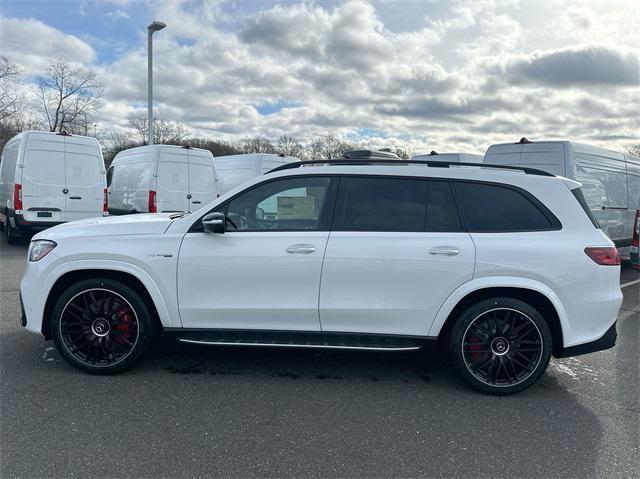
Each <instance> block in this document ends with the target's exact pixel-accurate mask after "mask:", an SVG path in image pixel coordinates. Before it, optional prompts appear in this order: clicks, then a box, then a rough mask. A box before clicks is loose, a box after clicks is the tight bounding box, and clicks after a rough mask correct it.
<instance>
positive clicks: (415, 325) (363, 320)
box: [320, 231, 475, 335]
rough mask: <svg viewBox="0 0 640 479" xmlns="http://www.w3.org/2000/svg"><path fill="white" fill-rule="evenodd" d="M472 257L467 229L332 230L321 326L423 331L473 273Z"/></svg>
mask: <svg viewBox="0 0 640 479" xmlns="http://www.w3.org/2000/svg"><path fill="white" fill-rule="evenodd" d="M438 249H440V251H438ZM455 250H458V251H459V253H457V254H455V253H454V254H451V251H455ZM430 252H431V253H430ZM438 253H440V254H438ZM474 260H475V248H474V245H473V242H472V240H471V237H470V236H469V234H468V233H419V232H415V233H400V232H342V231H335V232H332V233H331V236H330V238H329V242H328V244H327V251H326V253H325V259H324V265H323V268H322V288H321V290H320V322H321V325H322V330H323V331H345V332H346V331H353V332H363V333H388V334H411V335H426V334H427V332H428V328H429V325H430V324H431V322H432V321H433V319H434V318H435V316H436V313H437V312H438V309H439V308H440V306H441V305H442V304H443V303H444V301H445V300H446V298H447V296H448V295H449V294H450V293H451V292H452V291H453V290H455V289H456V288H457V287H458V286H460V285H461V284H462V283H464V282H466V281H469V280H470V279H471V278H472V276H473V267H474Z"/></svg>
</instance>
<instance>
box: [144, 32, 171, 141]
mask: <svg viewBox="0 0 640 479" xmlns="http://www.w3.org/2000/svg"><path fill="white" fill-rule="evenodd" d="M166 26H167V25H165V24H164V23H162V22H156V21H155V20H154V21H153V23H152V24H151V25H149V26H148V27H147V82H148V84H147V112H148V115H147V131H148V138H147V144H149V145H153V33H154V32H159V31H160V30H162V29H163V28H164V27H166Z"/></svg>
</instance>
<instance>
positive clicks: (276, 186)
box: [178, 176, 335, 331]
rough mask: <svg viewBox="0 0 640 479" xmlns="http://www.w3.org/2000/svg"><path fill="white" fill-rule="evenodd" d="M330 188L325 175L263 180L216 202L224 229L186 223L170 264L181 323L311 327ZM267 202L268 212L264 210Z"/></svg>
mask: <svg viewBox="0 0 640 479" xmlns="http://www.w3.org/2000/svg"><path fill="white" fill-rule="evenodd" d="M332 186H334V187H333V188H332ZM334 189H335V184H334V183H333V182H332V181H331V179H330V178H327V177H315V176H308V177H303V178H296V177H289V178H283V179H277V180H271V181H265V182H264V183H261V184H259V185H256V186H255V187H252V188H250V189H249V190H247V191H245V192H244V193H242V194H240V195H238V196H236V197H234V198H233V199H232V200H230V201H229V202H228V203H226V204H224V205H221V206H220V208H219V211H222V212H224V213H225V215H226V217H227V230H226V232H225V233H224V234H210V233H204V232H199V230H200V231H202V225H201V224H199V223H197V224H196V225H194V227H195V231H193V232H191V233H187V234H186V235H185V237H184V240H183V242H182V246H181V248H180V258H179V261H178V297H179V307H180V317H181V319H182V324H183V325H184V326H185V327H190V328H238V329H244V328H249V329H270V330H275V329H282V330H299V331H319V330H320V321H319V318H318V294H319V290H320V275H321V271H322V258H323V255H324V251H325V248H326V245H327V238H328V236H329V232H328V225H329V221H330V217H329V216H328V214H329V213H330V212H331V211H332V210H333V208H332V206H333V197H334V196H335V194H334ZM268 205H272V207H273V211H271V210H269V211H268V212H267V211H266V210H265V208H268ZM267 213H269V214H267Z"/></svg>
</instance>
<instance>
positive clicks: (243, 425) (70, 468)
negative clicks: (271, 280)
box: [0, 240, 640, 478]
mask: <svg viewBox="0 0 640 479" xmlns="http://www.w3.org/2000/svg"><path fill="white" fill-rule="evenodd" d="M0 249H1V252H0V476H1V477H2V478H9V477H59V478H73V477H79V478H85V477H160V476H163V477H176V478H177V477H205V476H207V477H211V476H225V477H301V476H303V477H347V476H348V477H383V476H394V477H409V476H411V477H415V476H428V477H465V478H467V477H468V478H471V477H473V478H478V477H494V478H495V477H505V478H506V477H509V478H511V477H576V478H585V477H608V478H614V477H625V478H627V477H640V459H639V458H640V432H639V431H640V419H639V418H640V407H639V393H640V387H639V384H640V379H639V374H640V373H639V358H640V346H639V336H640V283H635V284H630V285H628V286H626V287H625V288H624V289H623V292H624V296H625V301H624V304H623V308H622V310H621V312H620V316H619V319H618V344H617V345H616V347H615V348H613V349H611V350H608V351H603V352H599V353H594V354H590V355H586V356H580V357H575V358H567V359H562V360H552V362H551V365H550V367H549V369H548V370H547V372H546V374H545V375H544V376H543V377H542V379H541V380H540V381H539V382H538V383H537V384H536V385H534V386H533V387H531V388H529V389H528V390H526V391H524V392H523V393H520V394H517V395H515V396H509V397H491V396H485V395H482V394H480V393H477V392H475V391H473V390H472V389H470V388H469V387H467V386H466V385H465V384H464V383H463V382H462V381H461V380H460V379H458V377H457V375H456V374H455V372H454V371H453V369H452V367H451V366H450V365H449V364H448V362H447V360H446V358H444V357H441V355H440V354H439V352H438V351H437V350H432V351H427V352H418V353H400V354H398V353H362V352H360V353H357V352H350V353H347V352H330V353H326V352H322V353H320V352H311V351H291V350H286V351H283V350H269V349H236V348H233V349H220V348H208V347H203V346H193V345H191V346H189V345H182V344H178V343H175V342H173V341H171V340H168V339H160V340H159V341H158V342H157V343H156V344H155V345H154V347H153V349H152V351H151V353H150V354H149V355H148V356H147V357H146V358H145V359H144V360H143V362H142V363H141V364H140V365H138V366H137V367H136V368H135V369H134V370H132V371H130V372H128V373H125V374H122V375H118V376H111V377H100V376H91V375H87V374H83V373H81V372H79V371H77V370H76V369H74V368H72V367H71V366H69V365H68V364H67V363H66V362H65V361H64V360H62V359H61V358H60V356H59V355H58V353H57V352H56V351H55V350H54V349H53V344H52V343H51V342H46V341H44V340H43V338H41V337H39V336H37V335H33V334H30V333H28V332H26V331H24V330H23V329H22V328H21V327H20V325H19V317H20V306H19V302H18V283H19V279H20V276H21V274H22V270H23V267H24V263H25V255H26V247H25V246H20V247H12V246H8V245H7V244H6V242H4V240H3V242H2V243H0ZM637 279H640V274H638V273H637V272H635V271H633V270H631V269H630V268H628V267H627V268H625V269H624V270H623V274H622V278H621V283H623V284H626V283H629V282H633V281H635V280H637Z"/></svg>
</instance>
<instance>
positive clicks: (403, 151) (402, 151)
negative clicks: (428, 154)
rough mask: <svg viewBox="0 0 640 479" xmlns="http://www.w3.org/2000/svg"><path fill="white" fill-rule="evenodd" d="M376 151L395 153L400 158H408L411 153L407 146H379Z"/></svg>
mask: <svg viewBox="0 0 640 479" xmlns="http://www.w3.org/2000/svg"><path fill="white" fill-rule="evenodd" d="M378 151H387V152H389V153H395V154H396V155H397V157H398V158H400V159H401V160H408V159H409V158H410V157H411V154H410V152H409V150H408V149H407V148H400V147H398V146H395V147H393V148H390V147H385V148H380V150H378Z"/></svg>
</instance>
